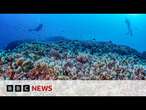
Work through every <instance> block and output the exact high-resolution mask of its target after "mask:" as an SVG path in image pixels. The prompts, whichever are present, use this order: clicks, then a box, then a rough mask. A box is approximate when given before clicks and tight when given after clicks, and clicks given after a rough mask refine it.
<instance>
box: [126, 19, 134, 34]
mask: <svg viewBox="0 0 146 110" xmlns="http://www.w3.org/2000/svg"><path fill="white" fill-rule="evenodd" d="M125 23H126V25H127V28H128V32H127V33H126V34H127V35H130V36H133V30H132V27H131V23H130V21H129V19H127V18H126V19H125Z"/></svg>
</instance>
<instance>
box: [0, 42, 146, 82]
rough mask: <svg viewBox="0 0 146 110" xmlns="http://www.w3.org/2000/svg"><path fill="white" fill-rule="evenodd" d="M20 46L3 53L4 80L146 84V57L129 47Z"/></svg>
mask: <svg viewBox="0 0 146 110" xmlns="http://www.w3.org/2000/svg"><path fill="white" fill-rule="evenodd" d="M18 42H19V41H15V42H13V43H10V44H9V46H8V47H7V49H5V50H1V51H0V79H1V80H145V71H146V70H145V65H146V58H145V54H144V53H139V52H137V51H136V50H135V49H132V48H130V47H128V46H124V45H116V44H114V43H112V42H111V41H108V42H95V41H78V40H59V41H54V42H41V41H30V42H28V41H23V42H21V43H18ZM17 43H18V44H19V45H18V44H17Z"/></svg>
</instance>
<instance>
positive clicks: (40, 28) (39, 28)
mask: <svg viewBox="0 0 146 110" xmlns="http://www.w3.org/2000/svg"><path fill="white" fill-rule="evenodd" d="M42 28H43V24H39V25H38V26H37V27H36V28H34V29H29V30H28V31H36V32H39V31H41V30H42Z"/></svg>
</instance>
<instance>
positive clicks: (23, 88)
mask: <svg viewBox="0 0 146 110" xmlns="http://www.w3.org/2000/svg"><path fill="white" fill-rule="evenodd" d="M52 90H53V89H52V85H45V86H43V85H35V86H30V85H7V86H6V91H7V92H31V91H32V92H51V91H52Z"/></svg>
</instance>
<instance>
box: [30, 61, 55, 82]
mask: <svg viewBox="0 0 146 110" xmlns="http://www.w3.org/2000/svg"><path fill="white" fill-rule="evenodd" d="M55 76H56V71H55V69H54V68H53V67H49V66H48V64H46V63H42V64H38V65H37V66H36V67H34V68H33V69H32V70H31V71H30V72H29V77H30V79H40V80H49V79H55Z"/></svg>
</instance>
